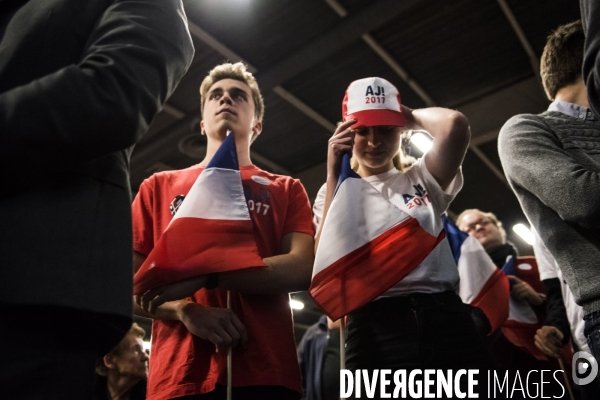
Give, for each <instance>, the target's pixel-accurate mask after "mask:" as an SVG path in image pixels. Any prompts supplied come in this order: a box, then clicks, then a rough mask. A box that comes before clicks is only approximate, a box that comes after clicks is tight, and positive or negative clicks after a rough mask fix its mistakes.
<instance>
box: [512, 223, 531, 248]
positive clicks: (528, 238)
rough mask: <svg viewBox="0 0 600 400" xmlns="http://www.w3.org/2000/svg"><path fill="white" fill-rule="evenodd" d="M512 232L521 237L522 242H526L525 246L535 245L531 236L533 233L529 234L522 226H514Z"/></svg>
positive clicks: (526, 228) (529, 231) (528, 230)
mask: <svg viewBox="0 0 600 400" xmlns="http://www.w3.org/2000/svg"><path fill="white" fill-rule="evenodd" d="M513 231H514V232H515V233H516V234H517V235H519V236H520V237H521V239H523V240H524V241H526V242H527V244H530V245H532V244H534V243H535V237H534V235H533V232H531V230H530V229H529V228H528V227H526V226H525V225H523V224H516V225H515V226H513Z"/></svg>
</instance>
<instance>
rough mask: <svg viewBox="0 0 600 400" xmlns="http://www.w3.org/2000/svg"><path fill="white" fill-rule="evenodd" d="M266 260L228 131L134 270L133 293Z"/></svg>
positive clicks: (261, 262)
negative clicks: (260, 251) (160, 234)
mask: <svg viewBox="0 0 600 400" xmlns="http://www.w3.org/2000/svg"><path fill="white" fill-rule="evenodd" d="M264 266H265V264H264V263H263V261H262V258H261V257H260V255H259V254H258V248H257V247H256V241H255V239H254V235H253V230H252V220H251V219H250V214H249V212H248V206H247V203H246V198H245V197H244V190H243V187H242V179H241V175H240V171H239V165H238V160H237V152H236V147H235V139H234V135H233V134H231V133H229V134H228V136H227V137H226V138H225V140H224V141H223V143H222V144H221V146H220V147H219V150H218V151H217V153H216V154H215V155H214V157H213V158H212V160H211V161H210V163H209V164H208V166H207V167H206V169H204V170H203V171H202V173H201V174H200V176H198V179H197V180H196V182H195V183H194V184H193V186H192V188H191V189H190V191H189V193H188V194H187V196H186V197H185V200H184V201H183V203H182V204H181V206H180V207H179V209H178V210H177V213H176V214H175V216H174V217H173V219H172V220H171V222H170V223H169V225H168V226H167V228H166V229H165V231H164V233H163V234H162V236H161V237H160V239H159V240H158V242H157V243H156V245H155V246H154V248H153V249H152V251H151V252H150V254H148V257H147V258H146V260H145V262H144V263H143V264H142V266H141V268H140V269H139V270H138V272H137V273H136V274H135V278H134V294H143V293H145V292H146V291H148V290H150V289H153V288H155V287H158V286H162V285H165V284H169V283H174V282H178V281H181V280H184V279H188V278H191V277H194V276H198V275H204V274H209V273H213V272H225V271H232V270H239V269H244V268H250V267H264Z"/></svg>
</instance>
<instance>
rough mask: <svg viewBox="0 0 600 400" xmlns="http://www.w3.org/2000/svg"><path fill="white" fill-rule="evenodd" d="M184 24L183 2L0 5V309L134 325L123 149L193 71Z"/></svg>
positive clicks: (3, 1) (56, 0)
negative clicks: (49, 311)
mask: <svg viewBox="0 0 600 400" xmlns="http://www.w3.org/2000/svg"><path fill="white" fill-rule="evenodd" d="M185 21H186V19H185V14H184V11H183V6H182V4H181V0H0V227H1V229H0V249H1V250H0V282H1V285H2V288H1V289H0V305H28V306H29V305H32V306H36V305H45V306H56V307H59V308H60V307H62V308H72V309H76V310H79V311H81V310H83V311H91V312H93V313H97V314H98V315H118V316H121V317H124V318H126V319H127V321H128V323H129V324H130V323H131V304H132V297H131V296H132V250H131V249H132V239H131V215H130V213H131V211H130V202H131V195H130V189H129V178H128V167H129V165H128V164H129V151H128V150H127V149H128V148H130V147H131V146H132V145H133V144H134V143H135V142H136V141H137V140H138V139H139V138H140V136H141V135H142V134H143V133H144V132H145V131H146V130H147V128H148V125H149V124H150V121H151V120H152V118H153V116H154V115H155V114H156V113H157V112H158V111H159V110H160V108H161V106H162V104H163V103H164V101H165V100H166V98H167V97H168V96H169V95H170V94H171V93H172V92H173V90H174V89H175V86H176V85H177V83H178V81H179V80H180V78H181V77H182V76H183V74H184V73H185V71H186V70H187V68H188V67H189V64H190V63H191V60H192V57H193V47H192V42H191V38H190V35H189V32H188V30H187V25H186V22H185ZM127 328H128V327H127Z"/></svg>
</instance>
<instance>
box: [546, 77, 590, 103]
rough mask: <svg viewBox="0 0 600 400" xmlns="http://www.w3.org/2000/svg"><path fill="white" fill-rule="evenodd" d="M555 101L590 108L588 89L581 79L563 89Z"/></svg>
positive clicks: (557, 94)
mask: <svg viewBox="0 0 600 400" xmlns="http://www.w3.org/2000/svg"><path fill="white" fill-rule="evenodd" d="M554 101H566V102H568V103H573V104H577V105H578V106H582V107H587V108H590V103H589V102H588V95H587V89H586V88H585V84H584V83H583V79H581V78H579V79H578V80H577V81H576V82H575V83H573V84H571V85H567V86H565V87H563V88H561V89H560V90H559V91H558V92H557V93H556V96H555V97H554Z"/></svg>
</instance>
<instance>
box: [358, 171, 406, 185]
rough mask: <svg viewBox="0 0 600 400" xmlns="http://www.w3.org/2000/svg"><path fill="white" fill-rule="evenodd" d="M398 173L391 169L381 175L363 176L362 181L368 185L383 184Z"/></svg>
mask: <svg viewBox="0 0 600 400" xmlns="http://www.w3.org/2000/svg"><path fill="white" fill-rule="evenodd" d="M398 173H400V171H398V170H397V169H396V168H392V169H390V170H389V171H386V172H382V173H381V174H377V175H371V176H365V177H364V178H363V179H364V180H366V181H367V182H370V183H375V182H377V181H379V182H385V181H387V180H388V179H389V178H391V177H392V176H394V175H397V174H398Z"/></svg>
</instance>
